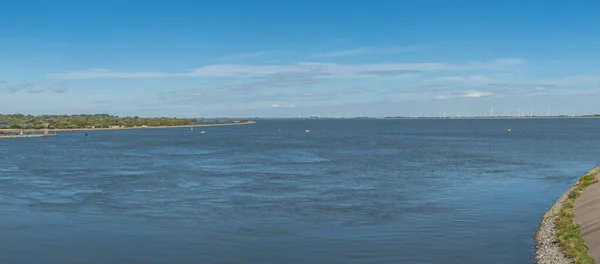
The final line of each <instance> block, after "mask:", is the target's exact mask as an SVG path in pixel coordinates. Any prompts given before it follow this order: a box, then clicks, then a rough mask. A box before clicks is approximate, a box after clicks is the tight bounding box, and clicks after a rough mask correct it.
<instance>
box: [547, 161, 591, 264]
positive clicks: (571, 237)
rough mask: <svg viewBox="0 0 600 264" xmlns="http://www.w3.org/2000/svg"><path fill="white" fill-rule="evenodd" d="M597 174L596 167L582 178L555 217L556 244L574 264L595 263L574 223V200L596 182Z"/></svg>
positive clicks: (579, 230)
mask: <svg viewBox="0 0 600 264" xmlns="http://www.w3.org/2000/svg"><path fill="white" fill-rule="evenodd" d="M598 172H600V168H598V167H597V168H595V169H594V170H592V171H590V172H588V173H587V174H586V175H584V176H582V177H581V178H580V179H579V180H578V181H577V184H576V186H574V188H573V190H571V192H570V193H569V195H568V196H567V199H566V200H565V202H564V203H563V205H562V207H561V208H560V210H559V211H558V212H557V214H556V215H555V225H556V232H557V233H556V237H557V241H558V244H559V246H560V248H561V250H562V251H563V253H564V254H565V256H567V257H568V258H571V259H573V261H574V263H576V264H592V263H596V261H594V259H593V258H591V257H590V256H589V255H588V251H589V248H588V246H587V245H585V242H584V240H583V236H582V235H581V229H580V225H579V224H578V223H575V200H576V199H577V198H579V196H581V192H583V190H584V189H585V188H586V187H588V186H590V185H592V184H594V183H596V182H597V181H598V180H596V174H598Z"/></svg>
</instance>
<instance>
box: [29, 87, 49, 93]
mask: <svg viewBox="0 0 600 264" xmlns="http://www.w3.org/2000/svg"><path fill="white" fill-rule="evenodd" d="M44 90H45V88H44V87H42V86H31V87H29V88H28V89H27V91H28V92H30V93H43V92H44Z"/></svg>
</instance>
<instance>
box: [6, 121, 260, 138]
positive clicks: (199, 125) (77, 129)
mask: <svg viewBox="0 0 600 264" xmlns="http://www.w3.org/2000/svg"><path fill="white" fill-rule="evenodd" d="M252 124H256V122H254V121H247V122H239V123H222V124H195V125H184V126H135V127H110V128H61V129H48V131H49V132H73V131H112V130H135V129H165V128H187V127H220V126H240V125H252ZM20 131H23V132H40V131H44V130H43V129H12V128H10V129H0V132H13V133H14V132H20ZM0 136H2V135H0Z"/></svg>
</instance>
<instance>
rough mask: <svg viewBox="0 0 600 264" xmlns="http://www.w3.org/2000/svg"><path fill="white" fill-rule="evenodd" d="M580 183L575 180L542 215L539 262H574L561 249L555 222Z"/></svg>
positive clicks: (537, 241) (536, 242) (537, 257)
mask: <svg viewBox="0 0 600 264" xmlns="http://www.w3.org/2000/svg"><path fill="white" fill-rule="evenodd" d="M598 170H600V166H597V167H595V168H593V169H591V170H590V171H589V172H587V173H586V174H589V173H594V172H595V173H597V172H598ZM586 174H584V175H586ZM578 185H579V179H577V180H576V181H575V183H573V184H572V185H571V187H569V188H568V189H567V190H566V191H565V192H564V193H563V194H562V195H561V196H560V197H559V198H558V200H556V202H555V203H554V204H553V205H552V207H550V209H549V210H548V211H547V212H546V213H545V214H544V216H543V217H542V222H541V223H540V227H539V228H538V231H537V232H536V233H535V247H536V252H535V253H536V254H535V255H536V256H535V258H536V260H537V263H539V264H568V263H573V261H572V260H571V259H568V258H567V257H566V256H565V255H564V254H563V253H562V251H561V249H560V247H559V245H558V241H557V240H556V233H557V230H556V226H555V224H554V221H555V216H554V215H556V213H558V211H559V210H560V208H561V207H562V205H563V204H564V202H565V201H566V200H567V197H568V196H569V193H571V191H572V190H573V189H575V188H576V187H577V186H578Z"/></svg>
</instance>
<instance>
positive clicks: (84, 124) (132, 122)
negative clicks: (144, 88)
mask: <svg viewBox="0 0 600 264" xmlns="http://www.w3.org/2000/svg"><path fill="white" fill-rule="evenodd" d="M198 122H200V120H197V119H193V118H169V117H156V118H143V117H137V116H134V117H118V116H112V115H108V114H95V115H40V116H33V115H21V114H15V115H0V124H6V125H3V126H0V129H2V128H7V129H8V128H10V129H41V128H43V127H44V124H49V127H50V128H56V129H70V128H73V129H75V128H110V127H139V126H185V125H193V124H196V123H198Z"/></svg>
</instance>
